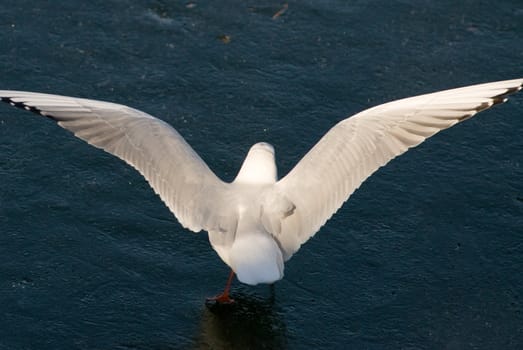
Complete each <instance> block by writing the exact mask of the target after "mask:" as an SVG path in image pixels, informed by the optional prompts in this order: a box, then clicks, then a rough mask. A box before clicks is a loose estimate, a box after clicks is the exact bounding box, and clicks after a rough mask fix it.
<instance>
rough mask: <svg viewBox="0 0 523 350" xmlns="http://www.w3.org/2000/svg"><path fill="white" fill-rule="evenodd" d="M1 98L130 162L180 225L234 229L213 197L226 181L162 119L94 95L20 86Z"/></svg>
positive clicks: (2, 93)
mask: <svg viewBox="0 0 523 350" xmlns="http://www.w3.org/2000/svg"><path fill="white" fill-rule="evenodd" d="M0 98H1V100H2V101H3V102H7V103H9V104H11V105H12V106H15V107H19V108H23V109H26V110H28V111H31V112H34V113H37V114H40V115H42V116H45V117H48V118H50V119H53V120H55V121H56V122H58V124H59V125H60V126H61V127H63V128H64V129H67V130H69V131H71V132H73V133H74V134H75V135H76V136H77V137H79V138H80V139H82V140H84V141H87V142H88V143H89V144H91V145H93V146H95V147H98V148H101V149H103V150H105V151H107V152H109V153H111V154H113V155H115V156H117V157H119V158H121V159H122V160H124V161H125V162H127V163H128V164H130V165H132V166H133V167H134V168H136V169H137V170H138V171H139V172H140V173H141V174H142V175H143V176H144V177H145V178H146V179H147V181H148V182H149V184H150V185H151V187H152V188H153V189H154V191H155V192H156V193H157V194H158V195H159V196H160V197H161V199H162V200H163V201H164V202H165V204H166V205H167V206H168V207H169V209H170V210H171V211H172V212H173V213H174V215H175V216H176V218H177V219H178V220H179V221H180V223H181V224H182V225H183V226H184V227H185V228H188V229H190V230H192V231H195V232H198V231H200V230H202V229H204V230H207V231H209V230H221V231H228V230H234V229H235V226H236V223H235V222H231V221H234V219H233V216H226V215H225V214H226V213H223V212H222V213H223V214H224V215H222V214H220V213H221V211H220V210H219V209H220V208H223V206H222V204H221V203H220V201H219V200H216V199H219V198H226V196H227V195H226V193H227V192H228V184H226V183H224V182H222V181H221V180H220V179H219V178H218V177H217V176H216V175H215V174H214V173H213V172H212V171H211V170H210V169H209V167H208V166H207V165H206V164H205V162H204V161H203V160H202V159H201V158H200V157H199V156H198V154H196V152H195V151H194V150H193V149H192V148H191V147H190V146H189V144H187V142H186V141H185V140H184V139H183V137H182V136H180V134H179V133H178V132H177V131H176V130H175V129H174V128H172V127H171V126H170V125H168V124H167V123H165V122H163V121H161V120H159V119H157V118H154V117H152V116H150V115H148V114H146V113H144V112H141V111H139V110H136V109H133V108H130V107H127V106H123V105H119V104H115V103H108V102H101V101H95V100H88V99H81V98H73V97H66V96H58V95H49V94H41V93H31V92H23V91H0ZM220 215H222V216H221V217H220Z"/></svg>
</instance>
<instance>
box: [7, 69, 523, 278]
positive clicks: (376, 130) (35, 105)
mask: <svg viewBox="0 0 523 350" xmlns="http://www.w3.org/2000/svg"><path fill="white" fill-rule="evenodd" d="M522 85H523V79H515V80H507V81H500V82H494V83H487V84H481V85H474V86H468V87H464V88H459V89H453V90H446V91H441V92H436V93H432V94H426V95H421V96H416V97H411V98H406V99H402V100H397V101H393V102H390V103H386V104H383V105H380V106H377V107H374V108H370V109H368V110H365V111H363V112H361V113H358V114H356V115H354V116H352V117H350V118H347V119H345V120H343V121H341V122H339V123H338V124H337V125H335V126H334V127H333V128H332V129H331V130H330V131H329V132H327V133H326V134H325V135H324V136H323V138H322V139H321V140H320V141H319V142H318V143H317V144H316V145H315V146H314V147H313V148H312V149H311V150H310V151H309V152H308V153H307V154H306V155H305V156H304V157H303V159H302V160H300V162H299V163H298V164H297V165H296V166H295V167H294V168H293V169H292V170H291V171H290V172H289V173H288V174H287V175H286V176H285V177H283V178H282V179H280V180H279V181H278V179H277V172H276V163H275V159H274V149H273V147H272V146H271V145H269V144H267V143H257V144H255V145H254V146H252V147H251V149H250V151H249V153H248V155H247V157H246V159H245V161H244V163H243V165H242V167H241V169H240V172H239V173H238V176H237V177H236V179H235V180H234V181H233V182H232V183H226V182H223V181H222V180H220V179H219V178H218V177H217V176H216V175H215V174H214V173H213V172H212V171H211V170H210V169H209V167H208V166H207V165H206V164H205V162H203V161H202V159H201V158H200V157H199V156H198V155H197V154H196V153H195V152H194V150H193V149H192V148H191V147H190V146H189V145H188V144H187V142H186V141H185V140H184V139H183V137H182V136H180V134H179V133H178V132H177V131H176V130H175V129H174V128H172V127H171V126H169V125H168V124H166V123H165V122H163V121H161V120H159V119H156V118H154V117H152V116H150V115H148V114H146V113H144V112H141V111H138V110H136V109H133V108H130V107H126V106H123V105H119V104H114V103H108V102H100V101H94V100H87V99H81V98H73V97H65V96H58V95H48V94H40V93H32V92H22V91H0V97H1V99H2V101H4V102H8V103H10V104H11V105H13V106H16V107H20V108H24V109H26V110H29V111H32V112H35V113H39V114H41V115H43V116H46V117H49V118H51V119H53V120H55V121H57V122H58V124H59V125H60V126H61V127H63V128H65V129H67V130H70V131H72V132H73V133H74V134H75V135H76V136H77V137H79V138H81V139H83V140H85V141H87V142H88V143H89V144H91V145H93V146H96V147H98V148H101V149H104V150H105V151H107V152H109V153H111V154H113V155H115V156H117V157H119V158H121V159H123V160H124V161H126V162H127V163H128V164H130V165H132V166H133V167H134V168H136V169H137V170H138V171H139V172H140V173H141V174H142V175H143V176H144V177H145V178H146V179H147V181H148V182H149V184H150V185H151V187H152V188H153V189H154V191H155V192H156V193H157V194H158V195H159V196H160V198H161V199H162V200H163V201H164V202H165V204H166V205H167V206H168V207H169V209H170V210H171V211H172V212H173V214H174V215H175V216H176V218H177V219H178V221H179V222H180V223H181V224H182V225H183V226H184V227H185V228H187V229H189V230H192V231H195V232H198V231H200V230H205V231H207V232H209V240H210V242H211V245H212V246H213V248H214V249H215V250H216V252H217V253H218V255H219V256H220V257H221V258H222V260H223V261H224V262H225V263H226V264H227V265H229V266H230V267H231V268H232V269H233V270H234V271H235V272H236V274H237V276H238V279H239V280H240V281H242V282H244V283H248V284H257V283H272V282H274V281H277V280H279V279H281V278H282V277H283V264H284V261H286V260H288V259H289V258H290V257H291V256H292V255H293V254H294V253H295V252H296V251H297V250H298V249H299V247H300V246H301V245H302V244H303V243H305V242H306V241H307V240H308V239H309V238H310V237H312V236H313V235H314V234H315V233H316V232H317V231H318V230H319V229H320V228H321V226H323V225H324V224H325V222H326V221H327V220H328V219H329V218H330V217H331V216H332V215H333V214H334V213H335V212H336V211H337V210H338V209H339V208H340V207H341V205H342V204H343V203H344V202H345V201H346V200H347V199H348V198H349V197H350V195H351V194H352V193H353V192H354V191H355V190H356V189H357V188H358V187H359V186H360V185H361V183H362V182H363V181H365V179H366V178H368V177H369V176H370V175H371V174H373V173H374V172H375V171H376V170H377V169H378V168H380V167H381V166H384V165H385V164H387V163H388V162H389V161H390V160H391V159H393V158H394V157H396V156H398V155H400V154H402V153H404V152H406V151H407V150H408V149H409V148H412V147H415V146H417V145H419V144H420V143H421V142H423V141H424V140H426V139H427V138H429V137H431V136H432V135H434V134H436V133H437V132H439V131H440V130H443V129H446V128H449V127H451V126H452V125H454V124H457V123H459V122H461V121H463V120H465V119H468V118H470V117H472V116H473V115H475V114H476V113H477V112H480V111H482V110H484V109H487V108H489V107H491V106H492V105H494V104H497V103H501V102H505V100H506V96H507V95H509V94H511V93H513V92H516V91H519V90H521V88H522Z"/></svg>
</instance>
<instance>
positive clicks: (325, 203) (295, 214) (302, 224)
mask: <svg viewBox="0 0 523 350" xmlns="http://www.w3.org/2000/svg"><path fill="white" fill-rule="evenodd" d="M522 84H523V79H515V80H507V81H500V82H494V83H487V84H481V85H474V86H468V87H464V88H459V89H453V90H446V91H441V92H436V93H432V94H426V95H421V96H416V97H411V98H406V99H402V100H397V101H393V102H390V103H386V104H383V105H379V106H377V107H374V108H370V109H368V110H365V111H363V112H361V113H358V114H356V115H354V116H353V117H351V118H348V119H345V120H343V121H341V122H339V123H338V124H337V125H336V126H334V127H333V128H332V129H331V130H330V131H329V132H327V134H325V135H324V136H323V138H322V139H321V140H320V141H319V142H318V143H317V144H316V145H315V146H314V147H313V148H312V149H311V150H310V151H309V152H308V153H307V154H306V155H305V156H304V157H303V159H301V160H300V162H299V163H298V164H297V165H296V166H295V167H294V168H293V169H292V170H291V171H290V172H289V173H288V174H287V175H286V176H285V177H284V178H282V179H281V180H280V181H279V182H277V183H276V184H275V186H274V194H273V196H274V198H276V199H277V198H280V199H281V202H282V203H287V204H286V207H288V208H291V209H292V210H293V211H292V213H291V211H287V214H286V215H280V216H279V217H276V216H275V215H272V217H271V218H272V219H273V220H274V218H278V219H280V222H277V223H271V222H270V220H266V222H269V224H267V225H266V226H269V227H268V230H269V231H272V234H273V235H274V236H275V237H276V238H277V239H278V240H279V242H280V245H281V247H282V249H283V251H284V253H285V256H286V258H287V259H288V258H289V257H290V256H291V255H292V254H293V253H294V252H295V251H296V250H298V248H299V247H300V245H301V244H303V243H304V242H305V241H307V240H308V239H309V238H310V237H312V236H313V235H314V234H315V233H316V232H317V231H318V230H319V229H320V227H321V226H323V224H325V222H326V221H327V220H328V219H329V218H330V217H331V216H332V215H333V214H334V213H335V212H336V211H337V210H338V209H339V208H340V207H341V205H342V204H343V203H344V202H345V201H346V200H347V199H348V198H349V196H350V195H351V194H352V193H353V192H354V191H355V190H356V189H357V188H358V187H359V186H360V185H361V183H362V182H363V181H365V179H367V178H368V177H369V176H370V175H371V174H373V173H374V172H375V171H376V170H378V168H380V167H382V166H384V165H385V164H387V163H388V162H389V161H390V160H391V159H393V158H395V157H396V156H399V155H400V154H402V153H404V152H406V151H407V150H408V149H409V148H412V147H415V146H417V145H419V144H420V143H421V142H423V141H424V140H426V139H427V138H429V137H431V136H432V135H434V134H436V133H437V132H439V131H440V130H443V129H446V128H449V127H451V126H452V125H454V124H456V123H459V122H461V121H463V120H465V119H468V118H470V117H472V116H473V115H475V114H476V113H478V112H480V111H482V110H485V109H487V108H489V107H491V106H492V105H494V104H497V103H501V102H505V100H506V96H507V95H508V94H510V93H513V92H516V91H519V90H520V89H521V87H522ZM272 202H277V200H273V201H272ZM291 204H292V205H291ZM280 211H281V212H282V213H283V212H284V211H283V210H280ZM291 214H292V215H291ZM271 218H269V219H271Z"/></svg>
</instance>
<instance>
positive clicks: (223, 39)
mask: <svg viewBox="0 0 523 350" xmlns="http://www.w3.org/2000/svg"><path fill="white" fill-rule="evenodd" d="M218 39H219V40H220V41H221V42H222V43H224V44H228V43H230V42H231V37H230V36H229V35H226V34H222V35H218Z"/></svg>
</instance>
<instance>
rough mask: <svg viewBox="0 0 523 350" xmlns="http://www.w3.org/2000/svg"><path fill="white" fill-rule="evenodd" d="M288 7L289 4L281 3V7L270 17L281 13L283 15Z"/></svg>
mask: <svg viewBox="0 0 523 350" xmlns="http://www.w3.org/2000/svg"><path fill="white" fill-rule="evenodd" d="M288 8H289V4H283V7H282V8H281V9H280V10H279V11H278V12H276V13H275V14H274V15H273V16H272V19H276V18H278V17H280V16H281V15H283V14H284V13H285V12H286V11H287V9H288Z"/></svg>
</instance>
